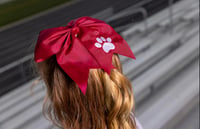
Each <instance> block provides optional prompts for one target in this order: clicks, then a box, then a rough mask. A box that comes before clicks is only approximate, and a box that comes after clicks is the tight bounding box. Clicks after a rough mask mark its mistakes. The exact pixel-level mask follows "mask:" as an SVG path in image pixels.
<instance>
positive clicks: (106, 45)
mask: <svg viewBox="0 0 200 129" xmlns="http://www.w3.org/2000/svg"><path fill="white" fill-rule="evenodd" d="M96 40H97V42H96V43H95V46H96V47H97V48H102V49H103V50H104V52H106V53H108V52H109V51H110V50H113V49H115V45H114V44H113V43H112V39H111V38H109V37H108V38H106V39H105V38H104V37H100V38H99V37H98V38H96Z"/></svg>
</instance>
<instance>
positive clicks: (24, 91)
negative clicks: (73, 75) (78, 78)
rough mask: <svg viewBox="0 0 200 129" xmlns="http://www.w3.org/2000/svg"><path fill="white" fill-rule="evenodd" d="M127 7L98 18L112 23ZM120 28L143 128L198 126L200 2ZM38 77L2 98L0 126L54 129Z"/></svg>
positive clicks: (190, 128)
mask: <svg viewBox="0 0 200 129" xmlns="http://www.w3.org/2000/svg"><path fill="white" fill-rule="evenodd" d="M130 9H131V8H130ZM126 11H127V12H130V10H129V9H126V10H123V11H121V12H118V13H117V14H115V15H112V13H111V12H112V9H110V8H109V9H107V10H104V11H103V12H100V13H98V14H96V15H94V16H93V17H101V16H102V15H103V17H101V18H102V19H105V20H106V21H108V22H111V21H112V20H113V19H114V20H116V19H118V18H120V17H121V16H123V15H122V14H123V13H124V12H126ZM108 12H110V13H108ZM133 13H134V12H133ZM104 14H106V15H104ZM124 14H125V13H124ZM111 15H112V17H111ZM116 29H117V30H120V33H121V35H122V36H123V37H124V38H125V39H126V40H127V42H128V43H129V45H130V46H131V49H132V50H133V52H134V53H135V55H136V60H131V59H129V58H127V57H123V56H120V58H121V62H122V64H123V72H124V74H125V75H127V77H128V78H129V79H130V80H131V82H132V85H133V90H134V95H135V100H136V116H137V118H138V119H139V120H140V122H141V123H142V125H143V127H144V129H199V115H198V114H199V1H198V0H181V1H179V2H176V3H174V4H173V5H172V6H170V7H168V8H165V9H164V10H162V11H160V12H158V13H156V14H154V15H152V16H151V17H148V18H146V19H145V22H138V23H129V24H127V25H123V26H120V27H117V28H116ZM28 58H30V57H28ZM34 80H35V79H33V80H32V81H30V82H28V83H26V84H24V85H23V86H21V87H19V88H17V89H15V90H13V91H12V92H9V93H8V94H5V95H4V96H2V97H1V98H0V129H50V128H54V127H53V125H52V124H51V123H50V122H48V121H47V120H46V119H45V118H44V117H43V115H42V103H43V99H44V95H45V86H44V84H43V83H42V82H40V83H39V84H38V85H36V86H35V87H34V88H33V89H32V91H31V86H32V84H33V82H34Z"/></svg>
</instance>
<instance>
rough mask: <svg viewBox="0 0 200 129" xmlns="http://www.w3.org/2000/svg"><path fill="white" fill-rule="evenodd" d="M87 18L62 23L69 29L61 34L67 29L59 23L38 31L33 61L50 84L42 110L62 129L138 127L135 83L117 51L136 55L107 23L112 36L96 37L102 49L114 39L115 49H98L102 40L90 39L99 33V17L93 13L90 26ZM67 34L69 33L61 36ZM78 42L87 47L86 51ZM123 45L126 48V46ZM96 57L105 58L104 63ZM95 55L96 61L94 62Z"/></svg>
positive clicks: (48, 84)
mask: <svg viewBox="0 0 200 129" xmlns="http://www.w3.org/2000/svg"><path fill="white" fill-rule="evenodd" d="M83 19H84V17H83V18H82V19H81V18H80V19H78V21H79V22H80V23H79V24H78V23H75V25H73V26H72V25H71V23H70V27H67V28H64V29H70V31H67V32H66V33H61V31H62V29H63V28H56V29H53V32H52V31H51V32H49V31H47V32H45V33H42V34H40V37H39V39H38V44H39V45H38V44H37V46H36V51H35V60H36V62H38V63H37V64H36V65H37V68H38V71H39V74H40V75H41V78H42V79H43V80H44V82H45V84H46V87H47V93H46V99H45V103H44V111H45V112H46V113H47V115H48V116H49V118H50V119H51V120H52V121H53V122H54V123H55V124H56V125H59V126H60V127H62V128H63V129H136V127H135V122H134V121H133V120H132V119H133V118H131V115H130V113H131V111H132V109H133V107H134V98H133V92H132V87H131V84H130V82H129V80H128V79H127V78H126V77H125V76H124V75H123V73H122V67H121V63H120V60H119V57H118V55H117V54H114V53H120V54H123V55H126V56H129V57H131V56H134V55H130V51H128V52H127V50H129V49H127V46H126V45H127V44H122V43H124V40H122V39H121V38H117V37H116V34H115V35H114V36H113V33H110V32H111V31H113V30H110V29H111V28H106V31H108V33H109V37H111V38H109V39H108V38H107V40H105V41H104V39H103V38H101V41H100V40H99V39H100V38H99V39H98V38H95V39H96V40H97V42H96V43H99V44H100V45H101V48H102V49H103V48H106V47H105V45H104V44H107V46H109V45H110V46H111V44H112V45H113V46H114V47H113V46H112V48H113V49H110V50H109V51H102V49H101V50H100V49H99V48H100V45H99V47H98V48H95V47H96V46H95V45H94V47H93V46H91V43H92V42H94V41H92V38H93V37H94V36H95V37H97V36H99V35H100V34H101V33H100V32H101V31H102V28H100V27H99V26H98V24H97V23H98V22H99V20H96V19H90V18H89V20H95V21H97V22H95V24H93V25H91V21H89V20H88V17H87V18H86V19H84V20H83ZM73 23H74V22H73ZM82 23H84V24H82ZM86 23H87V24H86ZM81 24H82V26H81ZM101 24H102V22H101ZM104 24H105V23H104ZM78 25H79V26H78ZM71 26H72V27H71ZM74 26H75V27H74ZM106 26H107V24H106ZM84 27H86V28H87V29H90V28H92V29H94V30H92V31H93V33H95V34H96V35H97V36H96V35H93V33H91V32H90V31H88V30H87V33H86V32H85V29H86V28H84ZM95 27H96V28H95ZM74 28H75V29H74ZM98 28H100V29H99V30H98ZM60 29H61V31H60ZM55 30H56V31H55ZM57 30H59V31H58V32H57ZM45 31H46V30H45ZM104 31H105V30H104ZM55 32H56V33H55ZM68 32H69V33H68ZM74 32H75V33H74ZM85 33H86V35H85ZM104 33H106V32H104ZM65 34H66V36H68V37H67V38H66V37H65V38H63V37H64V36H63V35H65ZM74 34H75V35H74ZM41 35H42V36H41ZM52 35H54V36H52ZM58 35H61V36H58ZM73 35H74V37H73ZM88 35H89V38H88V37H87V36H88ZM104 36H105V35H104ZM117 36H118V37H119V35H117ZM47 38H48V40H47ZM62 38H63V41H64V44H62V45H61V46H60V47H58V46H55V43H57V44H61V39H62ZM77 38H78V39H77ZM111 39H112V40H111ZM119 40H122V41H119ZM66 42H67V43H66ZM114 42H117V43H114ZM52 43H53V45H52ZM78 43H81V44H78ZM85 43H87V44H85ZM94 43H95V42H94ZM94 43H93V44H94ZM103 43H104V44H103ZM46 44H48V45H46ZM66 44H67V46H66ZM76 44H78V46H76ZM88 44H89V45H88ZM80 45H82V46H84V50H83V49H82V47H81V46H80ZM122 45H123V46H122ZM49 46H50V47H49ZM119 47H121V48H119ZM124 47H125V48H126V49H125V50H126V51H123V48H124ZM52 48H53V50H52ZM58 48H59V50H58ZM107 48H108V47H107ZM65 49H66V50H65ZM85 49H86V50H87V51H85ZM93 49H94V50H95V49H96V50H95V51H94V50H93ZM50 50H51V51H50ZM103 50H104V49H103ZM100 51H102V53H101V52H100ZM53 52H55V53H53ZM56 52H57V53H56ZM43 53H44V54H43ZM85 53H87V54H88V53H89V54H90V55H91V57H90V56H89V57H88V56H85V55H87V54H85ZM99 53H100V54H99ZM69 55H71V56H69ZM100 56H102V57H103V58H101V57H100ZM77 57H78V58H77ZM98 57H99V58H101V60H100V61H101V62H99V60H98V59H99V58H98ZM109 57H111V58H109ZM72 58H73V60H72ZM91 58H92V59H91ZM93 58H94V59H93ZM94 60H95V61H96V63H95V62H93V61H94ZM105 64H106V65H105ZM69 66H70V67H69ZM87 71H88V74H87ZM86 75H87V78H86V79H87V80H86V81H87V82H86V85H85V76H86Z"/></svg>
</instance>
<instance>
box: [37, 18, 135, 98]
mask: <svg viewBox="0 0 200 129" xmlns="http://www.w3.org/2000/svg"><path fill="white" fill-rule="evenodd" d="M98 37H105V38H108V37H109V39H112V41H110V43H112V44H113V45H114V46H115V47H114V49H112V50H110V51H109V52H105V51H104V50H103V49H102V47H101V48H97V47H96V46H95V43H99V44H101V46H103V45H104V44H103V43H100V42H98V41H97V38H98ZM103 42H105V41H103ZM106 42H108V41H106ZM113 53H118V54H121V55H124V56H127V57H130V58H133V59H135V56H134V54H133V52H132V51H131V49H130V48H129V46H128V44H127V42H126V41H125V40H124V39H123V38H122V37H121V36H120V35H119V34H118V33H117V32H116V31H115V30H114V29H113V28H112V27H111V26H110V25H108V24H106V23H105V22H104V21H101V20H98V19H95V18H91V17H81V18H78V19H76V20H73V21H71V22H69V24H68V25H67V26H64V27H56V28H50V29H46V30H43V31H41V32H40V34H39V37H38V41H37V44H36V47H35V57H34V58H35V61H36V62H42V61H44V60H46V59H48V58H50V57H51V56H52V55H56V60H57V62H58V64H59V65H60V67H61V68H62V69H63V70H64V71H65V72H66V73H67V74H68V75H69V76H70V77H71V78H72V80H73V81H74V82H75V83H76V84H77V85H78V86H79V88H80V90H81V91H82V92H83V94H85V93H86V89H87V82H88V76H89V70H90V69H98V68H100V69H103V70H104V71H105V72H107V73H108V74H110V71H111V69H113V68H115V67H114V66H113V65H112V55H113Z"/></svg>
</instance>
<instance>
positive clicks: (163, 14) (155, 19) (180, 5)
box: [121, 0, 195, 38]
mask: <svg viewBox="0 0 200 129" xmlns="http://www.w3.org/2000/svg"><path fill="white" fill-rule="evenodd" d="M194 1H195V0H190V1H188V0H182V1H179V2H177V3H175V4H174V5H173V13H174V14H175V13H177V12H179V11H182V10H183V9H184V7H188V6H187V5H188V4H191V3H192V2H194ZM168 17H169V9H168V8H166V9H164V10H162V11H160V12H159V13H157V14H155V15H153V16H151V17H150V18H148V19H147V24H148V29H151V28H154V27H156V26H157V25H158V24H159V23H161V22H164V21H165V20H167V21H168V20H169V19H168ZM144 31H145V27H144V24H143V23H138V24H136V25H134V26H132V27H131V28H129V29H127V30H126V31H124V32H122V33H121V34H122V36H124V37H125V38H126V37H128V36H129V35H131V34H133V33H134V32H144Z"/></svg>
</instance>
